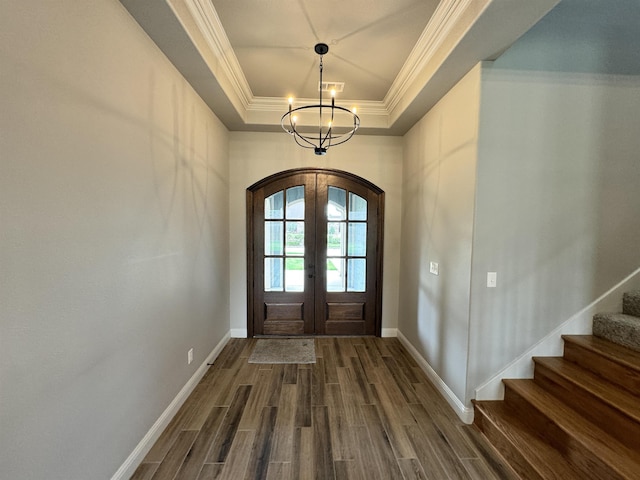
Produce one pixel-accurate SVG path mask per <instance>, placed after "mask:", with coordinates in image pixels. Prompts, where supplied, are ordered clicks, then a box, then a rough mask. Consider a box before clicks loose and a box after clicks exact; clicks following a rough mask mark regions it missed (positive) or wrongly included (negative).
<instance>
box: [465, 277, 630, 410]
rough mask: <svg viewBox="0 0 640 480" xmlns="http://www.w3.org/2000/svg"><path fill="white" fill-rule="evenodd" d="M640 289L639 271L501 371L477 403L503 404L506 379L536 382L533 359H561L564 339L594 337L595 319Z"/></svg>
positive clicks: (477, 392)
mask: <svg viewBox="0 0 640 480" xmlns="http://www.w3.org/2000/svg"><path fill="white" fill-rule="evenodd" d="M639 287H640V268H639V269H637V270H635V271H634V272H633V273H631V274H630V275H628V276H627V277H625V278H624V279H623V280H622V281H620V282H618V283H617V284H616V285H614V286H613V287H612V288H610V289H609V290H607V291H606V292H605V293H603V294H602V295H600V296H599V297H598V298H597V299H595V300H594V301H593V302H591V303H590V304H589V305H587V306H586V307H584V308H583V309H582V310H580V311H579V312H577V313H575V314H574V315H572V316H571V317H570V318H569V319H567V320H566V321H565V322H563V323H562V324H560V326H558V327H557V328H555V329H554V330H553V331H552V332H551V333H549V334H548V335H546V336H545V337H544V338H542V339H541V340H540V341H539V342H537V343H536V344H535V345H533V346H532V347H531V348H529V349H528V350H527V351H526V352H524V353H523V354H522V355H520V356H519V357H518V358H516V359H515V360H513V361H512V362H511V363H509V364H508V365H507V366H506V367H504V368H503V369H501V370H500V371H499V372H498V373H497V374H495V375H494V376H493V377H491V378H490V379H489V380H487V381H486V382H485V383H483V384H482V385H480V386H479V387H478V388H476V390H475V399H476V400H502V399H503V398H504V384H503V383H502V379H503V378H533V369H534V368H533V367H534V364H533V361H532V357H560V356H562V355H563V351H564V342H563V341H562V335H591V332H592V330H591V327H592V322H593V315H595V314H596V313H599V312H612V311H616V310H618V311H619V309H620V307H621V305H622V294H623V293H624V292H626V291H627V290H634V289H636V288H639Z"/></svg>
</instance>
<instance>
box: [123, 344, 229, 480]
mask: <svg viewBox="0 0 640 480" xmlns="http://www.w3.org/2000/svg"><path fill="white" fill-rule="evenodd" d="M229 338H231V336H230V334H229V333H227V334H226V335H225V336H224V337H223V338H222V340H220V342H218V344H217V345H216V346H215V347H214V349H213V350H212V351H211V353H210V354H209V356H207V359H206V360H205V361H204V362H203V363H202V365H200V367H198V369H197V370H196V371H195V373H194V374H193V376H192V377H191V378H190V379H189V381H188V382H187V383H186V384H185V386H184V387H182V389H181V390H180V392H178V395H176V397H175V398H174V399H173V401H172V402H171V403H170V404H169V406H168V407H167V408H166V409H165V411H164V412H162V415H160V418H158V420H156V422H155V423H154V424H153V426H152V427H151V429H150V430H149V431H148V432H147V434H146V435H145V436H144V437H143V439H142V440H141V441H140V443H138V445H137V446H136V448H135V449H134V450H133V452H131V455H129V457H128V458H127V459H126V460H125V462H124V463H123V464H122V465H121V466H120V468H119V469H118V471H117V472H116V473H114V474H113V477H111V480H128V479H129V478H131V476H132V475H133V474H134V472H135V471H136V469H137V468H138V465H140V463H142V460H143V459H144V457H145V455H146V454H147V453H149V450H151V447H153V444H154V443H155V442H156V440H158V437H159V436H160V434H161V433H162V432H163V430H164V429H165V428H166V427H167V425H168V424H169V422H170V421H171V419H172V418H173V417H174V415H175V414H176V413H177V412H178V410H179V409H180V407H181V406H182V404H183V403H184V402H185V400H186V399H187V398H188V397H189V395H190V394H191V392H192V391H193V389H194V388H195V387H196V385H197V384H198V382H199V381H200V379H201V378H202V377H203V376H204V374H205V373H206V371H207V369H208V368H209V366H208V365H207V364H208V363H213V361H214V360H215V359H216V358H217V357H218V355H220V352H221V351H222V349H223V348H224V346H225V345H226V344H227V342H228V341H229Z"/></svg>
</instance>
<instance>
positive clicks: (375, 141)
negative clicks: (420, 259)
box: [229, 105, 402, 336]
mask: <svg viewBox="0 0 640 480" xmlns="http://www.w3.org/2000/svg"><path fill="white" fill-rule="evenodd" d="M283 108H286V105H284V106H283ZM306 167H314V168H333V169H338V170H344V171H347V172H351V173H353V174H355V175H358V176H360V177H362V178H365V179H367V180H369V181H370V182H372V183H374V184H375V185H377V186H378V187H380V188H381V189H382V190H384V192H385V218H384V227H385V232H384V262H383V275H384V281H383V292H382V329H383V334H384V333H385V329H394V331H395V329H396V327H397V324H396V319H397V312H398V285H399V275H400V270H399V263H400V261H399V260H400V253H399V249H400V200H401V199H400V189H401V178H402V139H401V138H399V137H377V136H364V135H360V136H359V135H356V136H355V137H353V138H352V139H351V140H349V142H348V143H345V144H343V145H340V146H336V147H333V148H331V149H329V150H328V152H327V154H326V156H316V155H314V153H313V151H312V150H307V149H303V148H301V147H299V146H298V145H296V144H295V142H294V141H293V139H292V138H291V137H290V136H288V135H286V134H284V133H280V132H278V133H251V132H232V133H231V140H230V207H229V208H230V210H229V217H230V222H231V223H230V227H229V228H230V247H229V248H230V261H231V272H230V273H231V276H230V284H231V298H230V305H231V329H232V331H231V332H232V335H235V336H245V335H246V329H247V259H246V257H247V239H246V217H247V215H246V189H247V187H249V186H251V185H253V184H254V183H255V182H257V181H258V180H261V179H263V178H265V177H267V176H269V175H272V174H274V173H277V172H281V171H283V170H289V169H292V168H306ZM387 333H389V334H391V333H392V332H387Z"/></svg>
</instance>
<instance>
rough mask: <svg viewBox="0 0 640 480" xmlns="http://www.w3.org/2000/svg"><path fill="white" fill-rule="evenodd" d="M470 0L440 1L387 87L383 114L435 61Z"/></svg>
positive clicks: (398, 101) (394, 106)
mask: <svg viewBox="0 0 640 480" xmlns="http://www.w3.org/2000/svg"><path fill="white" fill-rule="evenodd" d="M469 4H471V0H442V1H441V2H440V3H439V4H438V7H437V8H436V11H435V12H434V14H433V16H432V17H431V19H430V20H429V23H428V24H427V26H426V27H425V29H424V30H423V32H422V34H421V35H420V38H419V39H418V41H417V42H416V45H415V46H414V47H413V49H412V50H411V53H410V54H409V57H408V58H407V60H406V62H405V63H404V65H403V66H402V68H401V69H400V72H399V73H398V75H397V76H396V78H395V80H394V81H393V83H392V84H391V87H390V88H389V91H388V92H387V95H385V98H384V103H385V106H386V107H387V112H389V113H390V112H392V111H393V110H394V109H395V108H396V107H397V106H398V105H399V103H400V101H401V100H402V98H403V97H404V96H405V95H406V94H407V92H408V90H409V89H410V88H411V87H412V86H413V85H414V83H415V82H416V80H417V79H418V76H419V75H420V73H421V72H422V70H424V68H425V67H426V66H427V65H428V64H429V62H430V61H431V60H432V59H433V58H434V57H435V54H436V52H437V51H438V49H439V48H440V47H441V46H442V44H443V43H444V42H445V40H446V39H447V37H448V35H449V34H450V33H451V31H452V30H453V28H454V27H455V26H456V25H457V24H458V23H459V21H460V19H461V18H462V16H463V14H464V12H465V11H466V9H467V7H468V6H469Z"/></svg>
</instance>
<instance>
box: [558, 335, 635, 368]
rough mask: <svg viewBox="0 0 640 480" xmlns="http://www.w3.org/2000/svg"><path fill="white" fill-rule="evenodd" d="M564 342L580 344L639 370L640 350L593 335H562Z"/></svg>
mask: <svg viewBox="0 0 640 480" xmlns="http://www.w3.org/2000/svg"><path fill="white" fill-rule="evenodd" d="M562 339H563V340H564V341H565V342H570V343H574V344H576V345H580V346H581V347H582V348H586V349H588V350H591V351H593V352H596V353H598V354H600V355H602V356H604V357H606V358H608V359H610V360H614V361H616V362H617V363H619V364H621V365H624V366H625V367H627V368H629V369H631V370H636V371H638V372H640V352H636V351H635V350H632V349H630V348H627V347H623V346H622V345H618V344H617V343H613V342H610V341H608V340H603V339H601V338H598V337H595V336H593V335H562Z"/></svg>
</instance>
